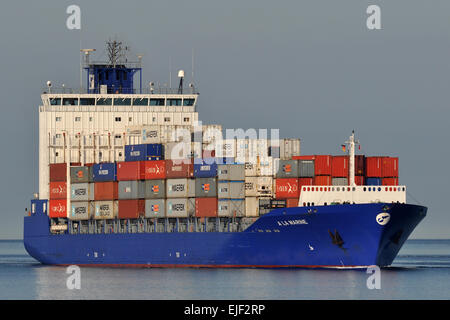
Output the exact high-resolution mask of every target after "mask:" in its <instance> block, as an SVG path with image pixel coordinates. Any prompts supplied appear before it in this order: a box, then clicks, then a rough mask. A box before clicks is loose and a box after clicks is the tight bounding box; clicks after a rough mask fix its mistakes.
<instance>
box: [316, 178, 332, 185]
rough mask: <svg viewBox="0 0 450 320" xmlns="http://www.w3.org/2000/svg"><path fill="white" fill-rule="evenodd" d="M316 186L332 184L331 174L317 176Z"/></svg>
mask: <svg viewBox="0 0 450 320" xmlns="http://www.w3.org/2000/svg"><path fill="white" fill-rule="evenodd" d="M314 185H315V186H331V176H315V177H314Z"/></svg>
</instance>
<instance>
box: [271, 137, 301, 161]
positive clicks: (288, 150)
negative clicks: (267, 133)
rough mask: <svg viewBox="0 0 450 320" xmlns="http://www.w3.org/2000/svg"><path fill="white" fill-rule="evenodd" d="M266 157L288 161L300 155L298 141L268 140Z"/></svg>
mask: <svg viewBox="0 0 450 320" xmlns="http://www.w3.org/2000/svg"><path fill="white" fill-rule="evenodd" d="M269 144H270V145H269V153H268V155H269V156H271V157H274V158H279V159H281V160H290V159H292V157H294V156H299V155H300V139H279V140H277V139H272V140H269Z"/></svg>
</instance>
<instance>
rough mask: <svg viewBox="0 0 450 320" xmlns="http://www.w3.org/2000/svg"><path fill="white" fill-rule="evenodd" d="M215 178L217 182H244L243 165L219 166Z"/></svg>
mask: <svg viewBox="0 0 450 320" xmlns="http://www.w3.org/2000/svg"><path fill="white" fill-rule="evenodd" d="M217 177H218V179H219V180H234V181H239V180H245V165H244V164H219V165H218V166H217Z"/></svg>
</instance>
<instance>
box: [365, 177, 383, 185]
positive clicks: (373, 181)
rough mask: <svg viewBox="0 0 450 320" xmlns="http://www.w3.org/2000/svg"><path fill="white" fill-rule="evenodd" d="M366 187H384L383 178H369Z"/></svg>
mask: <svg viewBox="0 0 450 320" xmlns="http://www.w3.org/2000/svg"><path fill="white" fill-rule="evenodd" d="M366 185H367V186H381V185H382V183H381V178H375V177H367V178H366Z"/></svg>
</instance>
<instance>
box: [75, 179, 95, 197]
mask: <svg viewBox="0 0 450 320" xmlns="http://www.w3.org/2000/svg"><path fill="white" fill-rule="evenodd" d="M94 192H95V189H94V183H73V184H71V185H70V199H71V200H72V201H91V200H94V199H95V194H94Z"/></svg>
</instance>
